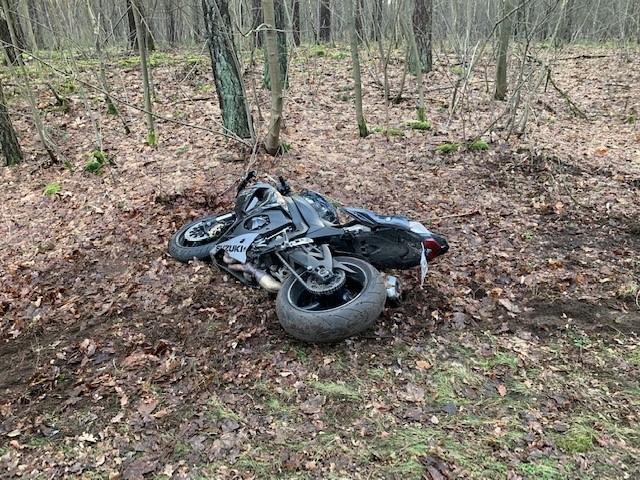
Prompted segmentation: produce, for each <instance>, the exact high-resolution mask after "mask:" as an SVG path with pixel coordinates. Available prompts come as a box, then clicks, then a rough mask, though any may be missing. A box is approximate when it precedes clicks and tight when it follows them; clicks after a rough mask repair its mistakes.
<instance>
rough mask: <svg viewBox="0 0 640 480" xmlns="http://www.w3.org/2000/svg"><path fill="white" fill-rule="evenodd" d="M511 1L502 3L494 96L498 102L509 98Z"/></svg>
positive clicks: (504, 0)
mask: <svg viewBox="0 0 640 480" xmlns="http://www.w3.org/2000/svg"><path fill="white" fill-rule="evenodd" d="M512 13H513V12H512V7H511V1H510V0H503V2H502V19H501V20H500V21H501V23H500V39H499V41H498V61H497V65H496V89H495V92H494V94H493V96H494V98H495V99H496V100H504V99H505V98H507V55H508V53H509V39H510V37H511V27H512V23H513V20H512V18H513V16H512Z"/></svg>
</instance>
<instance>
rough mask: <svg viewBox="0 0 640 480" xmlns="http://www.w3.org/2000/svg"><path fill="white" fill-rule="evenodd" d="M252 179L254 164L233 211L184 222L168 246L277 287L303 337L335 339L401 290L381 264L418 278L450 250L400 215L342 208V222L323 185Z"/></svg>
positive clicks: (181, 256) (284, 311) (291, 329)
mask: <svg viewBox="0 0 640 480" xmlns="http://www.w3.org/2000/svg"><path fill="white" fill-rule="evenodd" d="M267 177H268V176H267ZM256 178H257V173H256V172H255V171H253V172H249V173H247V174H246V175H245V176H244V177H243V178H242V179H241V181H240V183H239V185H238V189H237V194H236V198H235V208H234V210H233V211H230V212H228V213H224V214H221V215H210V216H206V217H203V218H199V219H197V220H194V221H192V222H190V223H188V224H187V225H184V226H183V227H182V228H180V229H179V230H178V231H177V232H176V233H175V234H174V235H173V237H172V238H171V240H170V242H169V253H170V255H171V256H172V257H173V258H175V259H176V260H179V261H181V262H188V261H190V260H193V259H194V258H197V259H199V260H202V261H212V262H213V263H214V264H215V265H216V266H217V267H218V268H219V269H221V270H222V271H224V272H227V273H228V274H231V275H233V277H235V278H236V279H237V280H239V281H240V282H242V283H244V284H246V285H250V286H252V287H259V288H263V289H265V290H267V291H268V292H272V293H276V294H277V296H276V314H277V316H278V319H279V320H280V323H281V325H282V327H283V328H284V329H285V331H287V332H288V333H289V334H290V335H292V336H294V337H296V338H298V339H299V340H302V341H305V342H314V343H316V342H324V343H327V342H338V341H341V340H344V339H346V338H348V337H351V336H353V335H356V334H359V333H361V332H362V331H364V330H366V329H367V328H369V327H370V326H371V325H372V324H373V323H374V322H375V321H376V319H377V318H378V317H379V316H380V314H381V312H382V310H383V308H384V305H385V302H386V300H387V299H388V298H389V299H392V300H398V298H399V295H400V292H399V286H398V281H397V279H396V278H395V277H393V276H389V277H387V278H386V279H385V278H383V276H382V275H381V274H380V272H379V270H382V269H408V268H413V267H418V266H419V267H420V270H421V280H422V282H424V279H425V277H426V274H427V268H428V262H430V261H431V260H433V259H434V258H436V257H438V256H440V255H442V254H444V253H446V252H447V250H448V249H449V245H448V243H447V241H446V240H445V239H444V238H442V237H441V236H439V235H436V234H433V233H431V232H430V231H429V230H427V229H426V228H425V227H424V226H423V225H422V224H421V223H419V222H414V221H411V220H409V219H408V218H407V217H405V216H401V215H379V214H377V213H374V212H372V211H371V210H366V209H363V208H350V207H341V208H340V211H341V212H342V213H343V214H344V216H346V221H345V222H344V223H341V222H340V218H339V215H338V210H336V208H335V207H334V206H333V205H332V204H331V203H330V202H329V201H328V200H327V199H326V198H325V197H323V196H322V195H320V194H319V193H317V192H314V191H312V190H304V191H302V192H300V193H298V194H294V193H293V192H292V190H291V187H290V185H289V183H288V182H287V181H286V180H285V179H284V178H283V177H282V176H280V177H278V180H275V179H273V178H271V177H268V182H265V181H256ZM252 181H253V182H252ZM250 182H252V184H251V185H250V186H249V183H250Z"/></svg>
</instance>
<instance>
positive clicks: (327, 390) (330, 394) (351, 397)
mask: <svg viewBox="0 0 640 480" xmlns="http://www.w3.org/2000/svg"><path fill="white" fill-rule="evenodd" d="M310 386H311V388H313V389H314V390H316V391H317V392H318V393H321V394H322V395H325V396H326V397H327V398H334V399H339V400H348V401H352V402H360V401H362V395H360V393H358V391H357V390H355V389H353V388H352V387H350V386H348V385H347V384H345V383H343V382H313V383H311V384H310Z"/></svg>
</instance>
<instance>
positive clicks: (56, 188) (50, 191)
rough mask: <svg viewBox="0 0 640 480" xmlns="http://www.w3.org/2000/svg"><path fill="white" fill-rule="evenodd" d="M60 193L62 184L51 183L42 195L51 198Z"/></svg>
mask: <svg viewBox="0 0 640 480" xmlns="http://www.w3.org/2000/svg"><path fill="white" fill-rule="evenodd" d="M59 192H60V184H59V183H58V182H51V183H50V184H49V185H47V186H46V187H45V188H44V191H43V192H42V193H43V194H45V195H46V196H51V195H56V194H57V193H59Z"/></svg>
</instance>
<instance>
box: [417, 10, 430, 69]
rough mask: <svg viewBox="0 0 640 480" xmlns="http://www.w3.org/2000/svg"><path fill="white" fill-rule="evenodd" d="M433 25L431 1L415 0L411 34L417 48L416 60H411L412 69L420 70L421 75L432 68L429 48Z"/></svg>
mask: <svg viewBox="0 0 640 480" xmlns="http://www.w3.org/2000/svg"><path fill="white" fill-rule="evenodd" d="M432 24H433V0H415V1H414V9H413V33H414V36H415V38H416V45H417V47H418V58H414V59H413V68H414V70H415V69H416V68H418V67H419V68H421V69H422V72H423V73H427V72H430V71H431V69H432V68H433V53H432V47H431V39H432V35H431V32H432V28H433V27H432Z"/></svg>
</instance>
